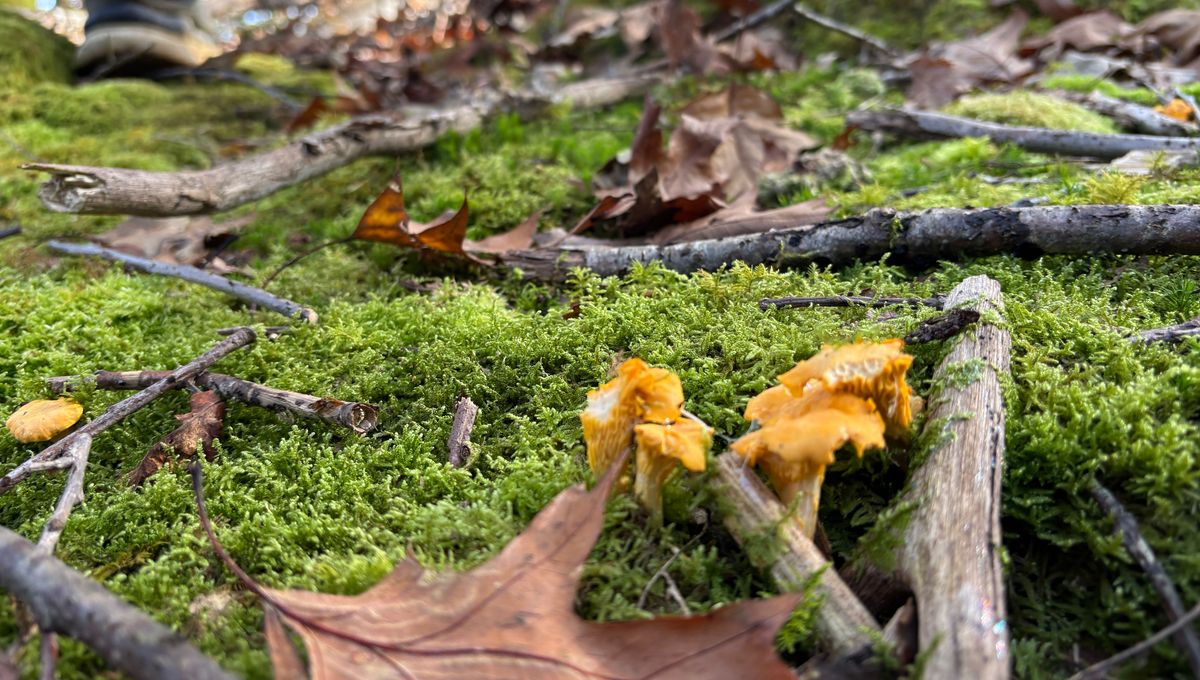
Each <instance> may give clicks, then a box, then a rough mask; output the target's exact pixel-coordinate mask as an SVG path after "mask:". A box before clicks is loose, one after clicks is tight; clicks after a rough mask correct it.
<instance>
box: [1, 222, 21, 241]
mask: <svg viewBox="0 0 1200 680" xmlns="http://www.w3.org/2000/svg"><path fill="white" fill-rule="evenodd" d="M19 233H21V225H19V224H14V225H13V226H11V227H4V228H3V229H0V238H8V237H9V236H16V235H17V234H19Z"/></svg>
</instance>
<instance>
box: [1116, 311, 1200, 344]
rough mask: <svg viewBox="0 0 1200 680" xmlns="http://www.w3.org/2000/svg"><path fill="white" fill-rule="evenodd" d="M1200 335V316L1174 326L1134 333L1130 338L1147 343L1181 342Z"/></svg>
mask: <svg viewBox="0 0 1200 680" xmlns="http://www.w3.org/2000/svg"><path fill="white" fill-rule="evenodd" d="M1198 335H1200V316H1198V317H1196V318H1194V319H1189V320H1187V321H1184V322H1183V323H1180V324H1175V325H1174V326H1165V327H1163V328H1152V329H1150V330H1148V331H1142V332H1140V333H1138V334H1137V335H1134V336H1133V337H1131V338H1130V340H1138V341H1141V342H1145V343H1147V344H1149V343H1151V342H1179V341H1180V340H1183V339H1184V338H1191V337H1195V336H1198Z"/></svg>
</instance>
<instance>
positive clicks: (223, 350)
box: [0, 328, 255, 495]
mask: <svg viewBox="0 0 1200 680" xmlns="http://www.w3.org/2000/svg"><path fill="white" fill-rule="evenodd" d="M254 339H255V335H254V331H253V330H252V329H250V328H243V329H241V330H240V331H238V332H236V333H234V334H233V335H230V336H229V337H228V338H225V339H224V340H222V341H221V342H218V343H217V344H216V345H213V347H212V349H209V350H208V351H207V352H205V353H204V354H201V355H200V356H199V357H196V358H195V359H193V360H192V361H190V362H188V363H186V364H184V365H183V366H180V367H179V368H177V369H175V370H174V371H171V372H170V373H168V374H166V376H165V377H163V378H162V379H161V380H159V381H157V382H155V383H152V384H150V385H149V386H147V387H146V388H145V389H143V390H142V391H141V392H138V393H137V394H134V395H132V396H130V397H128V398H126V399H122V400H121V401H119V402H117V403H115V404H113V405H112V406H110V407H108V410H107V411H105V412H104V413H101V414H100V415H99V416H98V417H96V418H94V419H93V420H92V421H90V422H89V423H88V424H86V425H84V426H83V427H81V428H79V429H78V430H75V431H74V432H72V433H71V434H69V435H67V436H66V437H64V438H62V439H60V440H59V441H57V442H55V443H54V444H51V445H50V446H47V447H46V448H45V449H42V450H41V451H40V452H38V453H37V454H34V456H33V457H31V458H30V459H29V460H27V461H25V462H24V463H21V464H20V465H18V466H17V467H16V468H14V469H12V470H11V471H9V473H8V474H6V475H4V476H3V477H0V495H3V494H6V493H8V491H9V490H10V489H12V487H14V486H16V485H17V484H18V483H19V482H20V481H21V480H23V479H25V478H26V477H28V476H29V475H30V474H32V473H33V472H35V471H36V470H37V468H38V466H39V465H43V464H45V463H46V462H48V461H53V460H56V459H58V458H61V457H63V456H64V455H66V453H67V451H68V450H69V448H70V447H71V446H73V445H74V443H75V441H76V440H77V439H79V438H80V437H83V436H84V435H86V436H89V437H95V436H96V435H97V434H100V433H101V432H103V431H104V430H106V429H108V428H110V427H112V426H113V425H116V424H118V423H120V422H121V421H123V420H125V419H126V418H128V417H129V416H130V415H132V414H133V413H134V412H136V411H137V410H138V409H141V408H142V407H144V406H146V405H147V404H149V403H150V402H152V401H154V400H155V399H157V398H159V397H160V396H162V395H163V394H164V393H166V392H167V391H169V390H172V389H175V388H176V387H178V386H179V383H182V382H185V381H187V380H190V379H191V378H193V377H195V376H196V375H197V374H199V373H201V372H203V371H204V370H206V369H207V368H208V367H209V366H211V365H213V364H214V363H216V362H217V361H218V360H220V359H221V358H222V357H224V356H226V355H228V354H229V353H231V352H233V351H234V350H237V349H239V348H241V347H245V346H246V345H249V344H250V343H252V342H254Z"/></svg>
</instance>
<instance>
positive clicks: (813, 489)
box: [775, 470, 825, 538]
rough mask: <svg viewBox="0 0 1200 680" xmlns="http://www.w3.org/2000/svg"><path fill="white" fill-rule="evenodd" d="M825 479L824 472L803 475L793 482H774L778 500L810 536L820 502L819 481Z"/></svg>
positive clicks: (815, 522) (801, 529) (814, 526)
mask: <svg viewBox="0 0 1200 680" xmlns="http://www.w3.org/2000/svg"><path fill="white" fill-rule="evenodd" d="M824 480H825V472H824V470H822V471H821V472H819V473H817V474H815V475H812V476H809V477H803V478H801V479H799V480H797V481H794V482H787V483H783V484H775V489H776V491H777V492H778V493H779V500H781V501H783V503H784V505H786V506H787V507H788V508H790V509H791V512H792V515H791V518H792V521H793V522H795V523H796V526H797V527H799V528H800V531H802V532H804V535H805V536H807V537H809V538H812V537H813V534H814V533H816V531H817V506H818V505H820V503H821V483H822V482H823V481H824Z"/></svg>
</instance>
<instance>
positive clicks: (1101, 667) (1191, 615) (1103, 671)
mask: <svg viewBox="0 0 1200 680" xmlns="http://www.w3.org/2000/svg"><path fill="white" fill-rule="evenodd" d="M1198 618H1200V604H1197V605H1195V606H1194V607H1192V608H1191V609H1189V610H1188V612H1187V613H1186V614H1184V615H1183V616H1182V617H1181V618H1180V619H1179V620H1178V621H1176V622H1175V623H1172V624H1171V625H1169V626H1167V627H1166V628H1163V629H1162V630H1160V631H1158V632H1157V633H1155V634H1154V635H1151V636H1150V637H1148V638H1146V639H1145V640H1142V641H1141V642H1139V643H1137V644H1136V645H1134V646H1132V647H1130V648H1129V649H1126V650H1123V651H1121V652H1118V653H1116V654H1113V655H1112V656H1110V657H1108V658H1107V659H1104V660H1102V661H1098V662H1096V663H1094V664H1092V665H1091V666H1088V667H1087V668H1085V669H1083V670H1082V671H1079V672H1078V673H1076V674H1075V675H1072V676H1071V677H1070V678H1067V680H1090V679H1091V678H1107V677H1108V672H1109V671H1110V670H1112V669H1114V668H1116V667H1117V666H1120V665H1121V664H1123V663H1125V662H1126V661H1128V660H1130V659H1132V658H1134V657H1137V656H1140V655H1142V654H1145V653H1146V652H1148V651H1150V650H1151V649H1152V648H1153V647H1154V645H1157V644H1158V643H1160V642H1162V641H1163V640H1166V639H1167V638H1169V637H1171V636H1172V635H1174V634H1175V633H1178V632H1179V631H1181V630H1183V629H1184V628H1186V627H1188V626H1190V625H1192V622H1193V621H1195V620H1196V619H1198Z"/></svg>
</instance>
